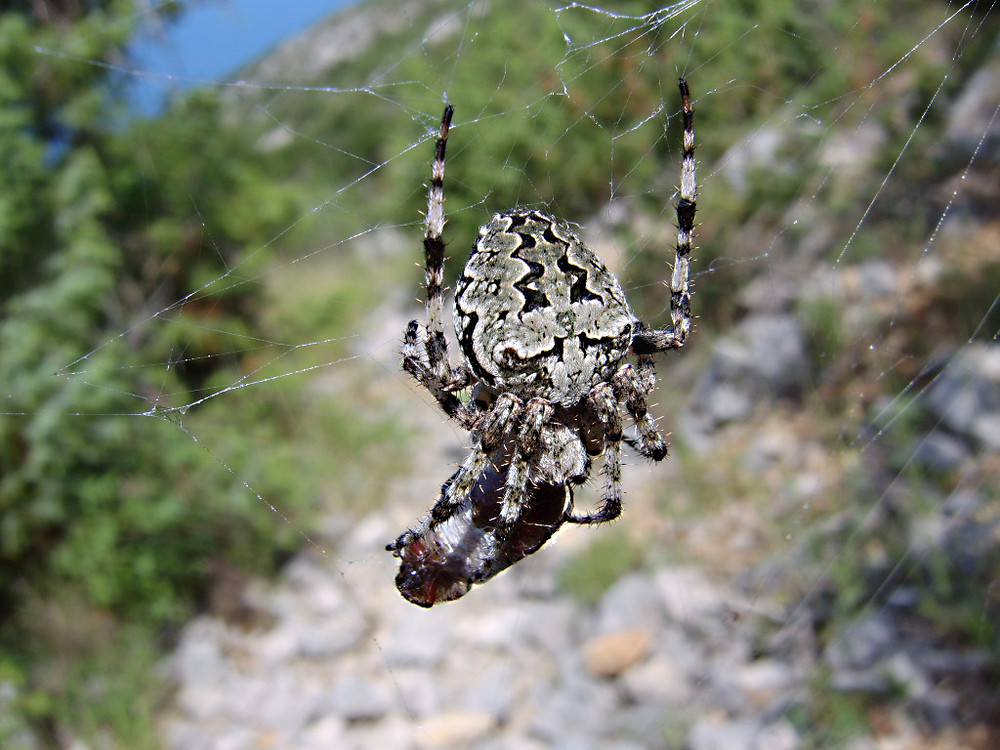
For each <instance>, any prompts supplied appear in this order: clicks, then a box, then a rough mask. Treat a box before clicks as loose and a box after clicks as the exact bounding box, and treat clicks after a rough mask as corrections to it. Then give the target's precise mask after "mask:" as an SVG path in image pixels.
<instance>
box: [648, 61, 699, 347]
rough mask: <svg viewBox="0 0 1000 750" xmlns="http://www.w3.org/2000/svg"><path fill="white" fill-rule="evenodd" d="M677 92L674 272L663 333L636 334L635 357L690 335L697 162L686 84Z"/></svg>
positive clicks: (678, 342)
mask: <svg viewBox="0 0 1000 750" xmlns="http://www.w3.org/2000/svg"><path fill="white" fill-rule="evenodd" d="M677 85H678V87H679V88H680V92H681V113H682V116H683V121H684V156H683V157H682V158H681V184H680V190H679V193H680V198H679V199H678V201H677V246H676V249H675V251H674V270H673V273H672V274H671V276H670V322H671V326H670V328H668V329H665V330H652V329H643V330H639V331H636V335H635V338H633V340H632V350H633V351H634V352H635V353H636V354H640V355H642V354H654V353H656V352H665V351H668V350H670V349H680V348H681V347H682V346H684V342H685V341H687V337H688V334H689V333H690V332H691V290H690V287H689V285H688V266H689V264H690V259H691V236H692V234H693V233H694V217H695V213H696V211H697V208H698V180H697V174H696V167H697V163H696V162H695V158H694V109H693V108H692V107H691V92H690V91H689V90H688V85H687V82H686V81H685V80H684V79H683V78H681V79H679V80H678V81H677Z"/></svg>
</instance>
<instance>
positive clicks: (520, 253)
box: [455, 209, 635, 404]
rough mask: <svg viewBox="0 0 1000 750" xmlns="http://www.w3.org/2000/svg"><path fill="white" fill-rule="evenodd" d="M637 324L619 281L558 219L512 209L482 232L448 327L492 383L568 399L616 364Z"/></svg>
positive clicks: (567, 401) (552, 398)
mask: <svg viewBox="0 0 1000 750" xmlns="http://www.w3.org/2000/svg"><path fill="white" fill-rule="evenodd" d="M634 327H635V317H634V316H633V315H632V311H631V310H630V309H629V306H628V302H627V301H626V299H625V293H624V291H623V290H622V288H621V284H619V282H618V280H617V279H616V278H615V277H614V275H613V274H612V273H611V272H610V271H609V270H608V269H607V267H606V266H605V265H604V264H603V263H602V262H601V260H600V259H599V258H598V257H597V256H596V255H594V253H593V252H592V251H591V250H590V249H589V248H588V247H587V246H586V245H585V244H583V242H581V241H580V239H579V238H578V237H577V236H576V235H575V234H574V233H573V232H572V230H571V229H570V228H569V227H568V226H567V225H566V224H564V223H563V222H560V221H558V220H557V219H554V218H552V217H551V216H548V215H547V214H544V213H542V212H540V211H535V210H531V209H513V210H511V211H508V212H506V213H502V214H497V215H495V216H494V217H493V219H492V220H491V221H490V222H489V223H488V224H486V225H485V226H483V227H482V228H481V229H480V230H479V237H478V238H477V239H476V243H475V245H474V246H473V249H472V253H471V255H470V256H469V260H468V261H467V262H466V265H465V269H464V270H463V271H462V276H461V278H460V279H459V282H458V288H457V290H456V294H455V331H456V334H457V336H458V340H459V342H460V344H461V346H462V351H463V353H464V354H465V358H466V360H467V362H468V363H469V366H470V367H471V368H472V371H473V372H474V373H475V375H476V377H478V378H480V379H481V380H482V381H483V382H484V383H485V384H486V385H488V386H489V387H490V388H494V389H497V390H500V391H507V392H512V393H515V394H517V395H518V396H521V397H522V398H533V397H541V398H545V399H548V400H550V401H552V402H554V403H561V404H574V403H576V402H578V401H579V400H580V399H581V398H583V397H584V396H585V395H586V393H587V392H588V391H589V390H590V389H591V388H592V387H593V385H594V384H596V383H598V382H600V381H602V380H605V379H606V378H607V377H609V376H610V375H611V374H612V373H613V372H614V371H615V370H616V369H617V367H618V365H619V363H620V362H621V361H622V359H623V358H624V357H625V356H626V354H628V351H629V347H630V345H631V343H632V334H633V330H634Z"/></svg>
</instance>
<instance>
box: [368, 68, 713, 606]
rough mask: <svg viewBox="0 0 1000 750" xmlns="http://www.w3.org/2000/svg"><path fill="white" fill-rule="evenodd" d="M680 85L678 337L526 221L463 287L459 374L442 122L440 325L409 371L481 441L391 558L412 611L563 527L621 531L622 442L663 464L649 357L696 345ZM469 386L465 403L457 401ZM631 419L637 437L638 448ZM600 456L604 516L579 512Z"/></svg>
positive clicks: (433, 251) (480, 241) (436, 265)
mask: <svg viewBox="0 0 1000 750" xmlns="http://www.w3.org/2000/svg"><path fill="white" fill-rule="evenodd" d="M679 85H680V91H681V99H682V103H683V107H682V113H683V119H684V158H683V161H682V166H681V184H680V200H679V202H678V205H677V223H678V238H677V247H676V251H675V255H674V268H673V273H672V275H671V281H670V283H669V288H670V312H671V326H670V327H668V328H666V329H663V330H657V329H651V328H648V327H647V326H645V325H644V324H643V323H642V322H640V321H639V320H638V319H637V318H636V317H635V315H633V313H632V311H631V309H630V308H629V305H628V301H627V300H626V298H625V292H624V291H623V289H622V287H621V284H620V283H619V282H618V280H617V279H616V278H615V277H614V275H613V274H612V273H611V272H610V271H609V270H608V269H607V268H606V267H605V266H604V264H603V263H602V262H601V261H600V259H599V258H598V257H597V256H596V255H594V253H593V252H591V251H590V249H589V248H588V247H587V246H586V245H585V244H583V242H581V241H580V239H579V238H578V237H577V236H576V234H575V233H574V232H573V230H572V229H571V228H570V227H569V225H568V224H566V223H564V222H561V221H559V220H557V219H555V218H553V217H551V216H549V215H548V214H546V213H544V212H541V211H537V210H534V209H523V208H516V209H512V210H509V211H506V212H504V213H500V214H497V215H495V216H494V217H493V219H492V220H491V221H490V222H489V223H488V224H487V225H486V226H484V227H482V228H481V229H480V230H479V237H478V238H477V239H476V242H475V245H474V246H473V249H472V254H471V255H470V256H469V260H468V261H467V262H466V264H465V268H464V270H463V271H462V275H461V278H460V279H459V282H458V287H457V289H456V293H455V310H454V320H455V332H456V334H457V336H458V340H459V344H460V347H461V350H462V355H463V360H464V361H463V362H462V363H461V364H459V365H457V366H455V365H452V364H451V361H450V359H449V356H448V343H447V339H446V338H445V335H444V324H443V319H442V318H443V315H442V302H441V296H442V283H443V281H442V280H443V267H444V242H443V240H442V238H441V232H442V230H443V228H444V195H443V189H442V183H443V179H444V161H445V149H446V145H447V139H448V130H449V128H450V126H451V117H452V113H453V109H452V107H450V106H449V107H447V108H446V109H445V112H444V117H443V118H442V121H441V132H440V136H439V138H438V140H437V146H436V150H435V159H434V170H433V176H432V180H431V186H430V195H429V198H428V210H427V220H426V227H425V234H424V251H425V256H426V284H427V323H426V325H422V324H421V323H419V322H418V321H415V320H414V321H411V323H410V325H409V326H408V328H407V330H406V336H405V340H404V344H403V367H404V369H406V371H407V372H409V373H410V374H411V375H413V376H414V377H415V378H416V379H417V381H418V382H419V383H420V384H421V385H423V386H424V387H425V388H427V390H428V391H430V393H431V394H433V396H434V397H435V399H436V400H437V402H438V404H439V405H440V406H441V408H442V409H443V410H444V412H445V413H446V414H447V415H448V416H449V417H451V418H453V419H455V420H456V421H457V422H458V423H459V424H460V425H461V426H463V427H464V428H465V429H467V430H469V431H470V432H471V434H472V440H473V449H472V452H471V453H470V454H469V456H468V458H467V459H466V460H465V462H464V463H463V464H462V465H461V467H460V468H459V469H458V471H456V472H455V473H454V475H453V476H452V477H451V478H450V479H449V480H448V481H447V482H446V483H445V484H444V486H443V487H442V488H441V495H440V497H439V498H438V500H437V502H436V503H435V505H434V507H433V508H432V509H431V512H430V514H429V515H428V516H427V518H425V519H424V520H423V521H422V522H421V524H420V525H419V526H417V528H415V529H410V530H408V531H406V532H404V533H403V534H402V535H400V537H399V538H398V539H397V540H396V541H395V542H393V543H392V544H390V545H389V546H388V549H389V550H391V551H392V552H393V553H394V554H395V555H396V556H397V557H399V558H400V559H401V561H402V562H401V565H400V571H399V574H398V575H397V578H396V585H397V587H398V588H399V590H400V592H401V593H402V594H403V596H405V597H406V598H407V599H409V600H410V601H412V602H414V603H416V604H420V605H422V606H427V607H429V606H431V605H433V604H435V603H436V602H439V601H447V600H450V599H456V598H458V597H459V596H462V595H463V594H464V593H465V592H466V591H468V589H469V588H470V587H471V585H472V584H473V583H479V582H482V581H484V580H487V579H488V578H490V577H492V576H493V575H495V574H496V573H498V572H500V571H501V570H504V569H505V568H507V567H510V566H511V565H513V564H514V563H515V562H517V561H518V560H520V559H522V558H523V557H525V556H527V555H529V554H531V553H532V552H534V551H535V550H537V549H538V548H539V547H541V545H542V544H544V543H545V541H547V540H548V538H549V537H551V536H552V534H553V533H555V531H556V530H557V529H558V528H559V527H560V526H561V525H562V524H563V523H564V522H566V523H601V522H604V521H610V520H613V519H615V518H617V517H618V516H619V515H620V514H621V494H622V493H621V485H620V480H621V451H622V443H623V442H625V443H627V444H628V445H630V446H632V447H633V448H635V449H636V450H637V451H638V452H639V453H641V454H642V455H644V456H646V457H647V458H650V459H652V460H654V461H659V460H662V459H663V458H664V457H665V456H666V455H667V443H666V441H665V440H664V438H663V436H662V435H661V434H660V433H659V431H657V429H656V427H655V426H654V425H653V422H652V420H651V419H650V417H649V414H648V413H647V411H646V402H647V397H648V395H649V393H650V392H651V391H652V390H653V388H654V387H655V385H656V372H655V370H654V368H653V359H652V355H653V354H655V353H657V352H665V351H668V350H670V349H678V348H680V347H681V346H683V345H684V342H685V340H686V338H687V335H688V332H689V331H690V328H691V315H690V291H689V289H688V260H689V254H690V250H691V232H692V229H693V226H694V215H695V197H696V196H695V188H696V183H695V160H694V129H693V111H692V109H691V99H690V95H689V93H688V89H687V84H686V83H685V82H684V80H683V79H681V81H680V82H679ZM630 355H634V357H635V364H632V363H631V362H629V361H628V358H629V356H630ZM468 388H472V391H471V396H470V398H469V399H468V400H467V401H463V400H462V399H461V398H460V397H459V395H458V394H459V393H460V392H462V391H464V390H466V389H468ZM622 406H624V409H625V411H626V412H627V413H628V415H629V417H630V419H631V421H632V424H633V425H634V431H633V433H632V434H630V436H628V437H625V436H624V435H623V426H622V415H621V407H622ZM597 456H600V457H601V461H602V465H601V474H602V475H603V477H604V480H605V483H604V491H603V497H602V500H601V504H600V507H598V508H597V510H595V511H594V512H593V513H589V514H583V515H581V514H577V513H576V512H574V510H573V496H572V487H573V486H574V485H578V484H580V483H582V482H584V481H585V480H586V479H587V477H588V475H589V474H590V469H591V464H592V457H597Z"/></svg>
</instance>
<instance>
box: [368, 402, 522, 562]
mask: <svg viewBox="0 0 1000 750" xmlns="http://www.w3.org/2000/svg"><path fill="white" fill-rule="evenodd" d="M522 411H523V407H522V405H521V400H520V399H519V398H517V396H514V395H512V394H509V393H508V394H502V395H501V396H499V397H497V399H496V401H495V402H494V404H493V408H492V409H490V411H488V412H484V413H482V414H479V415H473V416H476V417H478V418H479V420H480V424H479V427H478V429H477V431H476V432H475V433H474V437H475V443H474V446H473V449H472V452H471V453H469V455H468V457H467V458H466V459H465V461H464V462H463V463H462V465H461V466H460V467H459V469H458V471H456V472H455V473H454V474H452V476H451V477H450V478H449V479H448V481H447V482H445V483H444V485H443V486H442V487H441V494H440V495H439V496H438V499H437V501H436V502H435V503H434V507H433V508H431V512H430V514H429V515H428V516H427V517H426V518H424V520H423V521H422V522H421V523H420V524H419V525H418V526H417V528H415V529H409V530H407V531H404V532H403V533H402V534H400V536H399V538H397V539H396V541H395V542H393V543H392V544H390V545H389V546H388V547H386V549H388V550H389V551H394V550H398V549H402V548H403V547H405V546H407V545H408V544H410V543H412V542H413V541H414V540H415V539H417V538H419V537H422V536H423V535H424V534H425V533H426V532H427V529H429V528H430V527H431V526H432V525H437V524H441V523H444V522H445V521H447V520H448V519H449V518H451V517H452V516H453V515H455V513H456V512H457V511H458V510H459V509H460V508H461V507H462V505H463V503H465V501H466V500H468V499H469V496H470V495H471V494H472V491H473V489H474V488H475V486H476V482H478V481H479V480H480V478H481V477H482V476H483V474H484V473H485V472H486V470H487V469H488V468H489V466H490V463H491V462H494V463H495V462H496V461H497V458H498V457H497V453H498V451H499V450H500V448H501V447H503V440H504V436H505V435H506V434H507V433H508V432H509V431H510V430H511V428H512V425H514V424H515V423H516V422H517V420H518V418H519V417H520V415H521V413H522Z"/></svg>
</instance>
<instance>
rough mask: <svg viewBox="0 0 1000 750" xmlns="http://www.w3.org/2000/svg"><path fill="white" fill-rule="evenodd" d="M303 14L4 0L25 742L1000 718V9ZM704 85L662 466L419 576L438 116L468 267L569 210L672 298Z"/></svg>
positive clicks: (897, 740)
mask: <svg viewBox="0 0 1000 750" xmlns="http://www.w3.org/2000/svg"><path fill="white" fill-rule="evenodd" d="M292 6H293V7H291V8H281V9H280V10H279V9H277V7H276V4H274V3H263V2H250V1H249V0H246V1H245V2H229V3H212V2H205V3H190V4H189V3H183V2H165V3H154V2H138V1H135V0H116V2H98V1H95V2H87V3H81V2H46V1H45V0H35V1H34V2H15V3H7V4H5V5H4V6H3V8H2V10H0V100H2V107H0V152H2V155H3V160H2V164H3V168H2V169H0V398H2V400H0V561H2V562H0V746H2V747H4V748H15V749H16V750H34V749H36V748H74V750H78V749H83V748H88V749H89V748H150V749H166V748H177V749H185V750H186V749H188V748H190V749H192V750H193V749H195V748H198V749H201V748H220V749H222V748H226V749H235V748H296V749H303V748H305V749H307V750H308V749H309V748H331V747H336V748H353V747H357V748H367V747H373V746H388V745H389V744H392V745H393V746H396V747H402V748H408V747H414V748H416V747H484V748H551V747H556V748H567V749H569V748H572V749H574V750H575V749H576V748H615V749H616V750H628V749H630V748H670V749H673V748H688V749H690V750H711V749H712V748H734V749H736V750H740V749H742V748H747V749H749V748H760V747H767V748H776V749H777V750H783V749H785V748H787V749H788V750H793V749H798V748H802V749H806V748H847V749H849V750H868V749H869V748H872V749H883V748H886V749H888V748H892V749H893V750H899V749H902V748H971V749H973V750H980V749H984V750H985V749H987V748H995V747H1000V734H998V731H997V727H998V726H1000V631H998V624H1000V623H998V616H1000V581H998V570H1000V504H998V501H997V497H998V491H1000V346H998V343H997V336H998V331H1000V253H998V252H997V248H998V247H1000V223H998V218H997V217H998V216H1000V212H998V211H997V206H998V205H1000V204H998V198H1000V180H998V176H1000V117H998V102H1000V55H998V45H1000V36H998V32H1000V16H998V13H997V9H996V8H995V6H994V5H993V4H990V3H981V2H966V3H958V2H945V1H944V0H921V1H919V2H918V1H917V0H898V1H897V2H893V3H884V2H882V3H880V2H877V0H841V1H840V2H828V1H827V0H814V1H813V2H796V1H793V0H771V2H767V3H764V2H756V1H755V0H745V1H742V2H732V1H729V2H723V1H722V0H700V1H699V0H688V1H687V2H681V3H677V4H676V5H672V6H662V7H661V6H657V5H654V4H652V3H649V2H641V1H637V2H614V3H607V2H606V3H603V4H598V5H590V6H587V5H579V4H575V3H574V4H568V5H559V4H557V3H548V2H537V1H534V0H521V1H519V2H508V3H496V2H485V1H482V0H410V1H408V2H390V1H389V0H369V1H367V2H356V3H347V2H336V1H335V2H327V3H323V4H320V3H313V2H301V3H295V4H292ZM678 76H684V77H685V78H686V79H687V80H688V82H689V84H690V87H691V91H692V94H693V97H694V107H695V111H696V114H695V127H696V131H697V139H696V140H697V144H698V145H697V155H698V169H699V172H698V178H699V200H698V224H697V227H696V232H695V242H696V248H697V249H696V252H695V254H694V264H693V266H692V273H693V275H694V278H693V284H694V289H695V296H694V300H693V309H694V313H695V315H696V316H697V320H696V321H695V330H694V333H693V335H692V337H691V339H690V340H689V344H688V345H687V346H686V347H685V348H684V350H683V351H681V352H677V353H674V354H671V355H670V356H668V357H663V358H661V360H660V361H659V363H658V372H659V376H660V386H659V389H658V391H657V393H656V394H655V397H654V399H653V401H654V402H655V405H654V406H652V407H651V412H652V413H653V414H655V415H656V416H657V418H658V425H659V427H660V428H661V429H663V430H664V431H665V432H670V433H672V435H671V440H672V449H671V451H672V452H671V457H670V458H669V459H668V460H667V461H666V462H664V463H662V464H659V465H648V464H647V463H646V462H644V461H642V460H641V459H640V458H639V457H637V456H630V457H629V458H628V461H627V465H626V467H625V483H626V490H627V493H628V494H627V496H626V510H625V513H624V515H623V517H622V519H621V520H620V521H617V522H616V523H614V524H612V525H607V526H602V527H597V528H567V529H563V530H562V531H560V533H559V534H558V535H557V536H556V538H555V539H554V540H552V541H551V542H549V543H548V544H547V545H546V546H545V547H544V548H543V549H542V550H540V551H539V552H537V553H536V554H535V555H533V556H532V557H530V558H528V559H526V560H524V561H522V562H520V563H518V564H517V565H515V566H514V567H513V568H512V569H511V570H509V571H507V572H506V573H505V574H503V575H502V576H499V577H498V578H497V579H495V580H493V581H490V582H488V583H487V584H485V585H483V586H480V587H476V588H475V589H474V590H473V591H472V592H471V593H469V594H468V595H467V596H466V597H465V598H464V599H462V600H460V601H457V602H453V603H448V604H443V605H441V606H438V607H435V608H433V609H432V610H429V611H424V610H419V609H417V608H415V607H413V606H412V605H410V604H408V603H406V602H405V601H404V600H403V599H401V598H400V597H399V595H398V593H397V592H396V590H395V588H394V585H393V576H394V573H395V562H394V560H393V559H392V558H391V556H390V555H389V554H388V553H386V552H385V551H384V546H385V544H386V543H387V542H389V541H390V540H392V539H394V538H395V537H396V535H397V534H399V533H400V532H401V531H403V530H404V529H405V528H407V527H408V526H411V525H412V524H413V523H414V522H415V521H416V520H417V519H418V518H419V517H420V516H421V515H422V514H423V513H425V512H426V511H427V509H428V508H429V507H430V506H431V504H432V502H433V501H434V499H435V497H436V495H437V492H438V490H439V488H440V485H441V483H442V482H443V481H444V480H445V479H446V478H447V477H448V476H449V475H450V474H451V473H452V471H453V467H454V465H455V464H456V463H458V462H460V461H461V460H462V458H463V456H464V455H465V453H466V452H467V449H468V444H469V438H468V435H467V434H465V433H463V432H461V431H460V430H459V429H458V428H457V427H456V426H454V425H451V424H449V423H447V422H446V421H445V420H444V417H443V415H442V414H441V413H440V412H439V411H438V410H437V408H436V407H435V405H434V404H433V402H432V400H431V399H430V397H429V396H428V394H427V393H426V392H425V391H422V390H419V389H417V388H416V387H415V386H414V384H413V383H412V382H411V380H410V379H409V378H408V377H407V376H405V374H404V373H403V372H402V371H401V369H400V366H399V347H400V344H401V341H402V332H403V330H404V328H405V325H406V323H407V321H409V320H410V319H412V318H414V317H422V316H423V310H422V305H421V301H420V298H421V295H422V287H421V284H422V270H421V268H420V266H421V264H422V262H423V255H422V247H421V233H422V225H421V216H420V213H419V212H420V211H421V210H423V208H424V206H425V202H426V197H425V196H426V188H425V182H426V181H427V180H428V179H429V174H430V161H431V158H432V153H433V141H434V136H435V133H436V129H437V127H438V123H439V121H440V117H441V110H442V107H443V105H444V103H445V102H450V103H452V104H454V105H455V107H456V115H455V124H454V127H453V129H452V133H451V139H450V141H449V161H448V171H447V175H446V178H445V195H446V201H447V205H446V209H447V213H448V219H449V224H448V227H447V229H446V239H447V240H448V241H449V243H450V245H449V253H450V254H451V256H452V259H451V262H450V264H449V267H448V278H449V279H450V280H453V279H454V278H455V277H456V275H457V273H458V271H459V270H460V267H461V264H462V262H463V261H464V258H465V257H466V254H467V250H468V248H469V247H470V245H471V242H472V239H473V238H474V237H475V232H476V228H477V227H478V226H479V225H480V224H482V223H484V222H485V221H487V220H488V219H489V217H490V216H491V215H492V214H493V213H494V212H495V211H498V210H502V209H505V208H508V207H510V206H513V205H533V206H541V207H545V208H546V209H547V210H549V211H550V212H552V213H554V214H556V215H558V216H561V217H563V218H565V219H567V220H569V221H573V222H576V223H578V224H579V225H580V228H581V229H580V231H581V233H582V235H583V236H584V237H585V239H586V240H587V242H588V243H589V244H590V245H591V247H592V248H593V249H594V250H595V251H596V252H597V253H598V254H599V255H600V256H601V257H602V258H603V259H604V260H605V261H606V262H607V264H608V265H609V266H610V267H611V268H612V269H613V270H614V271H615V272H616V273H617V274H618V275H619V277H620V278H621V280H622V282H623V284H624V285H625V287H626V289H627V290H628V293H629V298H630V301H631V303H632V306H633V309H634V310H635V311H636V313H637V314H638V315H639V316H640V317H642V319H643V320H645V321H647V322H649V323H651V324H653V325H660V326H663V325H666V324H667V322H668V321H669V310H668V297H667V295H666V293H665V289H664V286H663V281H664V279H666V278H668V275H669V272H670V267H669V262H670V260H671V257H672V252H673V243H674V241H675V237H676V227H675V215H674V208H673V201H675V200H676V184H677V182H678V179H679V164H680V142H681V130H680V124H681V123H680V116H679V109H680V104H679V101H678V96H677V91H676V80H677V78H678ZM599 484H600V483H599V482H593V483H591V484H590V485H587V486H586V487H584V488H582V490H581V491H580V492H579V493H577V497H576V501H577V504H578V506H581V507H588V506H589V505H590V504H592V503H593V502H594V501H595V500H596V499H597V497H598V496H599V489H600V487H599Z"/></svg>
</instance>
